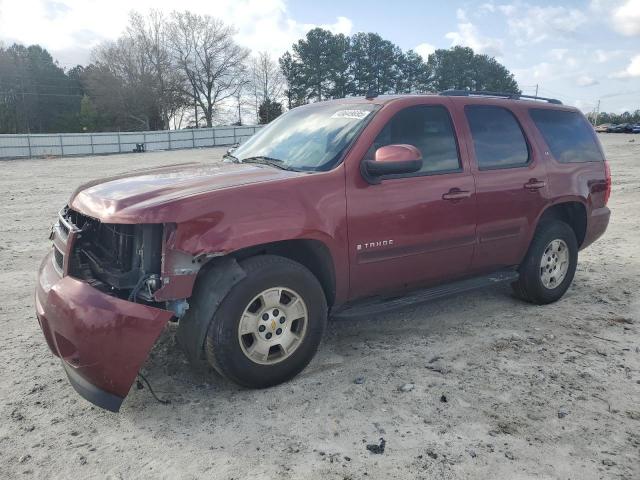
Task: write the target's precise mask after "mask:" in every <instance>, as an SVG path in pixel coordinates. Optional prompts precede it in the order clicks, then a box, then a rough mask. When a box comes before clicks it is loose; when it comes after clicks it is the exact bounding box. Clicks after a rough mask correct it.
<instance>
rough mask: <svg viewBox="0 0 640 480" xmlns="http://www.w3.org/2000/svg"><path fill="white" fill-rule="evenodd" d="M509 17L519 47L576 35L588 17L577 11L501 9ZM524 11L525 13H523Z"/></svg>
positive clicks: (540, 8) (564, 9)
mask: <svg viewBox="0 0 640 480" xmlns="http://www.w3.org/2000/svg"><path fill="white" fill-rule="evenodd" d="M501 10H502V12H503V13H504V14H505V15H506V16H507V25H508V26H509V31H510V33H511V34H512V35H513V36H514V37H516V42H517V43H518V44H519V45H525V44H529V43H538V42H542V41H543V40H547V39H550V38H552V39H556V40H557V39H558V38H562V37H566V36H568V35H571V34H573V33H575V32H576V31H577V30H578V29H579V28H580V27H581V26H582V25H583V24H585V23H586V22H587V19H588V18H587V16H586V15H585V14H584V13H582V12H581V11H580V10H577V9H570V8H566V7H538V6H531V5H526V4H525V5H522V6H521V7H520V6H518V7H516V6H514V5H507V6H504V8H501ZM521 10H524V11H521Z"/></svg>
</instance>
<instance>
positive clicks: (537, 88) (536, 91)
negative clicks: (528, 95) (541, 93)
mask: <svg viewBox="0 0 640 480" xmlns="http://www.w3.org/2000/svg"><path fill="white" fill-rule="evenodd" d="M535 96H536V98H538V84H537V83H536V95H535Z"/></svg>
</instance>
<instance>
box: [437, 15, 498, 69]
mask: <svg viewBox="0 0 640 480" xmlns="http://www.w3.org/2000/svg"><path fill="white" fill-rule="evenodd" d="M456 16H457V17H458V30H457V31H455V32H449V33H447V34H446V35H445V38H447V39H448V40H451V45H452V46H454V45H460V46H463V47H471V48H472V49H473V50H474V51H475V52H476V53H486V54H487V55H491V56H494V57H497V56H501V55H502V47H503V43H502V40H500V39H497V38H491V37H486V36H484V35H482V34H480V32H479V31H478V29H477V28H476V26H475V25H474V24H473V23H471V22H470V21H469V19H468V18H467V14H466V12H465V11H464V10H462V9H461V8H459V9H458V10H457V12H456Z"/></svg>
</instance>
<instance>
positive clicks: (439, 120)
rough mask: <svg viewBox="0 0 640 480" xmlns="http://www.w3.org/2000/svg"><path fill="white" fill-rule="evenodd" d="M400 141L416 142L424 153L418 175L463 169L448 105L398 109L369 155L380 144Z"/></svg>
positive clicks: (370, 154)
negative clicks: (446, 106)
mask: <svg viewBox="0 0 640 480" xmlns="http://www.w3.org/2000/svg"><path fill="white" fill-rule="evenodd" d="M398 143H405V144H409V145H413V146H414V147H416V148H418V149H419V150H420V152H421V153H422V159H423V164H422V169H421V170H420V172H419V173H417V175H419V174H420V173H435V172H447V171H452V170H453V171H455V170H459V169H460V159H459V158H458V148H457V144H456V137H455V133H454V132H453V126H452V124H451V118H450V117H449V112H448V111H447V109H446V108H445V107H440V106H415V107H409V108H405V109H404V110H401V111H400V112H398V113H396V114H395V115H394V117H393V118H392V119H391V120H390V121H389V123H387V125H385V127H384V128H383V129H382V131H381V132H380V133H379V134H378V136H377V137H376V139H375V141H374V143H373V146H372V148H371V149H370V150H369V154H368V157H369V158H373V156H374V153H375V151H376V150H377V149H378V148H380V147H383V146H385V145H393V144H398ZM414 175H415V174H414Z"/></svg>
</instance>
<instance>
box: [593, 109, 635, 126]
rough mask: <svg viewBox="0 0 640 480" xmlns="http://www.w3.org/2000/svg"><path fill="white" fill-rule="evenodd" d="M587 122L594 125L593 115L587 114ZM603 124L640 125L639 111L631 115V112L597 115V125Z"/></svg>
mask: <svg viewBox="0 0 640 480" xmlns="http://www.w3.org/2000/svg"><path fill="white" fill-rule="evenodd" d="M588 117H589V120H591V122H592V123H595V115H594V114H589V115H588ZM603 123H612V124H620V123H640V110H635V111H634V112H633V113H631V112H623V113H606V112H602V113H600V114H598V125H602V124H603Z"/></svg>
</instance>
